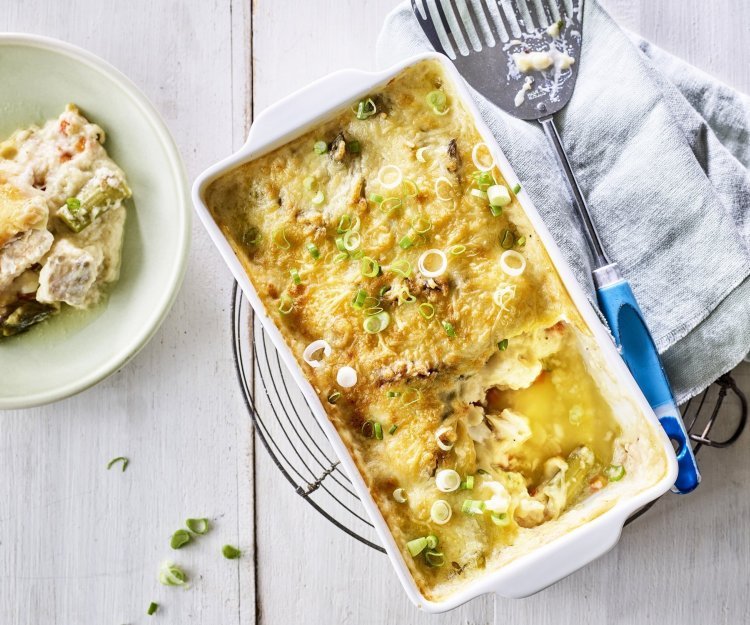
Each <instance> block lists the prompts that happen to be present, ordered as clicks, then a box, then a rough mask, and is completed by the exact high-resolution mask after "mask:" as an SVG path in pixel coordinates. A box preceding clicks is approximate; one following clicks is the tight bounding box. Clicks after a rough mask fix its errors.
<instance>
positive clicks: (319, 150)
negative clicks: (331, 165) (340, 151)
mask: <svg viewBox="0 0 750 625" xmlns="http://www.w3.org/2000/svg"><path fill="white" fill-rule="evenodd" d="M313 150H315V153H316V154H325V153H326V152H328V144H327V143H326V142H325V141H316V142H315V145H314V146H313Z"/></svg>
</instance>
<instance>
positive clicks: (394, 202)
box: [380, 197, 403, 215]
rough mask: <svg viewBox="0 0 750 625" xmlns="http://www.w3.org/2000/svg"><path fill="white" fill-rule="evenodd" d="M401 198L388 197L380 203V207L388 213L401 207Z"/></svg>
mask: <svg viewBox="0 0 750 625" xmlns="http://www.w3.org/2000/svg"><path fill="white" fill-rule="evenodd" d="M402 204H403V200H402V199H401V198H400V197H389V198H386V199H385V200H383V201H382V202H381V203H380V209H381V210H382V211H384V212H385V213H386V214H388V215H390V214H391V213H392V212H393V211H395V210H397V209H399V208H401V205H402Z"/></svg>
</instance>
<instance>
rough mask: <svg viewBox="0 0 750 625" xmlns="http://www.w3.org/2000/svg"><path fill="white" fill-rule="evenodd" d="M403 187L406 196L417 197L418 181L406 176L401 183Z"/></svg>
mask: <svg viewBox="0 0 750 625" xmlns="http://www.w3.org/2000/svg"><path fill="white" fill-rule="evenodd" d="M401 188H402V189H403V191H404V195H405V196H406V197H416V196H417V195H419V187H418V186H417V183H416V182H414V181H413V180H410V179H409V178H404V181H403V182H402V183H401Z"/></svg>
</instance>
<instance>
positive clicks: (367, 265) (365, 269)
mask: <svg viewBox="0 0 750 625" xmlns="http://www.w3.org/2000/svg"><path fill="white" fill-rule="evenodd" d="M359 272H360V273H361V274H362V275H363V276H364V277H365V278H374V277H375V276H377V275H378V274H379V273H380V265H379V264H378V261H376V260H375V259H374V258H370V257H369V256H363V257H362V260H361V261H360V263H359Z"/></svg>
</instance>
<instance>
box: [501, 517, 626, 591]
mask: <svg viewBox="0 0 750 625" xmlns="http://www.w3.org/2000/svg"><path fill="white" fill-rule="evenodd" d="M624 524H625V517H622V518H616V519H612V518H608V519H602V518H599V519H595V520H594V521H591V522H590V523H588V524H586V525H584V526H582V527H579V528H578V529H576V530H574V531H573V532H572V533H571V534H568V535H566V536H563V537H562V538H560V539H559V540H558V541H556V542H553V543H551V544H550V545H548V549H549V551H547V550H546V549H545V548H542V549H541V550H539V551H537V552H536V553H534V554H533V556H532V557H533V561H531V562H530V561H529V560H526V561H525V562H524V563H523V564H521V565H520V566H519V568H518V570H517V571H516V572H514V574H513V575H511V576H509V577H508V578H506V579H504V580H503V582H501V584H500V586H499V587H498V588H497V589H495V591H494V592H496V593H497V594H499V595H501V596H503V597H508V598H510V599H522V598H523V597H528V596H529V595H533V594H535V593H537V592H539V591H541V590H544V589H545V588H547V586H551V585H552V584H554V583H555V582H558V581H559V580H561V579H563V578H564V577H567V576H568V575H570V574H571V573H574V572H575V571H577V570H578V569H580V568H582V567H584V566H586V565H587V564H588V563H589V562H592V561H594V560H596V559H597V558H600V557H601V556H603V555H604V554H605V553H607V552H608V551H609V550H610V549H612V547H614V546H615V545H616V544H617V541H618V540H619V538H620V534H621V533H622V528H623V525H624ZM579 532H581V533H585V536H578V537H577V538H576V534H578V533H579ZM511 566H512V565H511Z"/></svg>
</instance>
